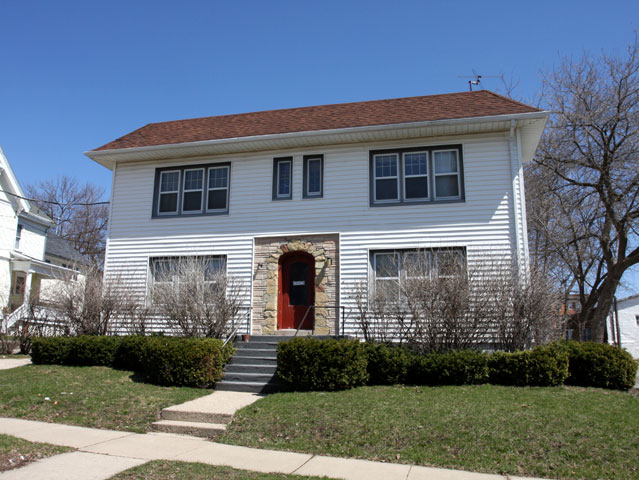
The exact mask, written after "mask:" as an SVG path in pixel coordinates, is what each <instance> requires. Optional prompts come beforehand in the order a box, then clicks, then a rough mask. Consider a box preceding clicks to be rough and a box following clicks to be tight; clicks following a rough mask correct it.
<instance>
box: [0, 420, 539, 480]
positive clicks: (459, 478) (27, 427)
mask: <svg viewBox="0 0 639 480" xmlns="http://www.w3.org/2000/svg"><path fill="white" fill-rule="evenodd" d="M0 433H4V434H7V435H12V436H14V437H19V438H23V439H25V440H29V441H32V442H45V443H51V444H53V445H62V446H68V447H73V448H76V449H78V451H76V452H72V453H65V454H61V455H56V456H53V457H49V458H46V459H44V460H39V461H37V462H35V463H32V464H29V465H27V466H25V467H22V468H18V469H15V470H9V471H7V472H5V473H1V474H0V479H2V480H6V479H25V480H26V479H29V480H37V479H58V478H59V479H63V478H64V479H71V480H73V479H91V480H101V479H107V478H110V477H111V476H113V475H115V474H116V473H118V472H121V471H124V470H127V469H129V468H131V467H133V466H136V465H141V464H143V463H145V462H147V461H150V460H180V461H184V462H202V463H207V464H209V465H216V466H228V467H233V468H238V469H242V470H252V471H257V472H268V473H287V474H298V475H317V476H326V477H329V478H341V479H347V480H378V479H379V480H504V479H510V480H515V479H520V480H532V479H530V478H527V479H523V478H522V477H506V476H502V475H487V474H482V473H473V472H464V471H460V470H446V469H441V468H429V467H420V466H412V465H401V464H395V463H382V462H371V461H368V460H356V459H349V458H335V457H326V456H321V455H310V454H305V453H293V452H281V451H276V450H262V449H256V448H247V447H238V446H234V445H224V444H221V443H213V442H209V441H207V440H204V439H200V438H195V437H187V436H181V435H171V434H164V433H147V434H136V433H128V432H117V431H112V430H98V429H93V428H84V427H75V426H69V425H61V424H55V423H44V422H36V421H32V420H20V419H15V418H0Z"/></svg>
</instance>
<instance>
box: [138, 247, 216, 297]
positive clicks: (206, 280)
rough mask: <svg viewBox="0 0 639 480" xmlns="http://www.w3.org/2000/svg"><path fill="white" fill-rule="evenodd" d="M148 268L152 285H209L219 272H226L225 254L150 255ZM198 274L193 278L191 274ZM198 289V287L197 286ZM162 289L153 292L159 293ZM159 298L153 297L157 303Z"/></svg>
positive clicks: (186, 286) (185, 286) (189, 287)
mask: <svg viewBox="0 0 639 480" xmlns="http://www.w3.org/2000/svg"><path fill="white" fill-rule="evenodd" d="M149 268H150V272H151V280H152V283H153V285H161V284H171V283H176V284H177V285H178V286H180V285H181V284H184V288H188V289H191V288H194V285H198V286H199V285H207V284H208V285H211V284H214V283H215V278H216V276H217V275H218V274H220V273H226V256H224V255H210V256H176V257H151V258H149ZM194 274H195V275H198V276H199V277H198V278H194V277H193V275H194ZM197 288H198V289H199V287H197ZM161 292H162V290H159V291H158V292H155V294H156V295H157V294H160V293H161ZM158 301H160V302H161V301H162V300H161V299H158V298H154V299H153V302H154V303H158Z"/></svg>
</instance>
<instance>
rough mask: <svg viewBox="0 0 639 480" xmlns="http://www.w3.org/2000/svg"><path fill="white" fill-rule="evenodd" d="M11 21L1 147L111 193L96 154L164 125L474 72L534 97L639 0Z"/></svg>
mask: <svg viewBox="0 0 639 480" xmlns="http://www.w3.org/2000/svg"><path fill="white" fill-rule="evenodd" d="M0 19H1V22H0V145H2V147H3V148H4V150H5V153H6V155H7V157H8V159H9V161H10V162H11V165H12V166H13V168H14V170H15V172H16V175H17V176H18V178H19V180H20V182H21V183H22V185H23V186H24V185H27V184H30V183H35V182H37V181H39V180H45V179H47V178H52V177H55V176H57V175H61V174H68V175H72V176H75V177H77V178H79V179H81V180H90V181H93V182H95V183H97V184H99V185H102V186H104V187H105V189H107V190H108V189H109V187H110V172H109V171H108V170H106V169H105V168H103V167H101V166H99V165H97V164H94V163H93V162H92V161H91V160H89V159H88V158H87V157H85V156H84V155H83V152H84V151H86V150H90V149H92V148H96V147H98V146H100V145H102V144H104V143H107V142H108V141H111V140H113V139H115V138H117V137H119V136H121V135H123V134H125V133H128V132H130V131H131V130H134V129H136V128H138V127H140V126H142V125H145V124H147V123H150V122H159V121H165V120H175V119H181V118H192V117H201V116H209V115H220V114H228V113H240V112H248V111H255V110H264V109H274V108H287V107H297V106H305V105H317V104H325V103H340V102H349V101H358V100H372V99H380V98H392V97H403V96H412V95H427V94H433V93H445V92H454V91H463V90H466V89H467V88H468V85H467V79H462V78H458V76H460V75H470V74H471V73H472V69H473V68H474V69H476V70H477V71H478V72H479V73H481V74H483V75H500V74H504V75H505V76H506V77H507V78H510V77H514V78H519V79H520V85H519V88H518V89H517V90H516V91H515V94H516V95H517V96H518V97H520V98H533V97H534V96H535V94H536V92H538V90H539V88H540V81H539V71H540V70H543V69H548V68H551V67H552V65H553V64H555V63H557V61H558V55H559V54H560V53H563V54H566V55H573V56H579V55H581V54H582V52H584V51H589V52H594V53H598V52H600V51H601V50H602V49H605V50H606V51H608V52H613V53H622V52H623V50H624V48H625V46H626V45H627V44H628V43H629V42H630V41H631V40H632V39H633V32H634V30H635V29H636V28H638V27H639V25H638V24H639V2H637V1H636V0H634V1H617V2H614V4H613V3H612V2H611V3H609V4H602V3H601V2H600V1H598V2H594V1H579V2H577V1H559V0H555V1H534V2H532V1H529V2H520V1H512V0H511V1H507V2H506V1H489V0H483V1H481V0H477V1H459V2H455V1H422V2H413V1H399V0H395V1H388V0H386V1H379V2H378V1H361V2H359V1H353V2H347V1H321V2H306V1H299V0H298V1H294V2H278V1H275V0H272V1H268V2H267V1H255V2H247V1H232V2H230V1H224V2H222V1H188V0H185V1H179V2H178V1H175V0H173V1H163V0H155V1H137V0H128V1H119V0H110V1H108V2H107V1H102V2H96V1H89V0H84V1H65V0H59V1H55V2H53V1H46V2H45V1H37V2H36V1H30V0H4V1H3V2H1V3H0ZM484 85H485V87H486V88H489V89H493V90H494V89H497V87H499V83H498V80H497V79H490V78H486V79H485V80H484Z"/></svg>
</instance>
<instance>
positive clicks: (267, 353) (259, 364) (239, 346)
mask: <svg viewBox="0 0 639 480" xmlns="http://www.w3.org/2000/svg"><path fill="white" fill-rule="evenodd" d="M292 338H293V337H292V336H290V335H252V336H250V337H249V340H248V341H247V342H236V343H235V349H236V351H235V355H233V358H232V359H231V362H230V363H229V364H227V365H226V366H225V367H224V379H223V380H222V381H221V382H217V384H216V385H215V389H216V390H222V391H232V392H255V393H272V392H277V391H278V389H279V388H278V387H279V386H278V383H277V376H276V373H275V372H276V370H277V344H278V343H279V342H285V341H287V340H291V339H292Z"/></svg>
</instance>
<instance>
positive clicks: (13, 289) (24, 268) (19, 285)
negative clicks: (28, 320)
mask: <svg viewBox="0 0 639 480" xmlns="http://www.w3.org/2000/svg"><path fill="white" fill-rule="evenodd" d="M10 268H11V273H10V275H11V277H10V278H11V284H10V289H9V302H8V307H9V316H8V323H7V328H8V329H10V328H13V327H14V326H15V325H16V323H17V322H19V321H20V320H22V318H23V317H24V316H26V315H28V314H29V313H30V312H29V304H30V302H31V300H32V299H37V300H38V303H44V304H46V302H47V301H48V300H52V299H53V295H54V293H55V286H56V284H58V285H59V282H60V281H63V280H65V279H69V278H72V276H74V275H75V274H76V273H75V272H74V271H73V270H70V269H68V268H64V267H59V266H57V265H53V264H50V263H47V262H45V261H42V260H37V259H34V258H30V257H28V256H26V255H21V254H19V253H16V252H12V253H11V262H10Z"/></svg>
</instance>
